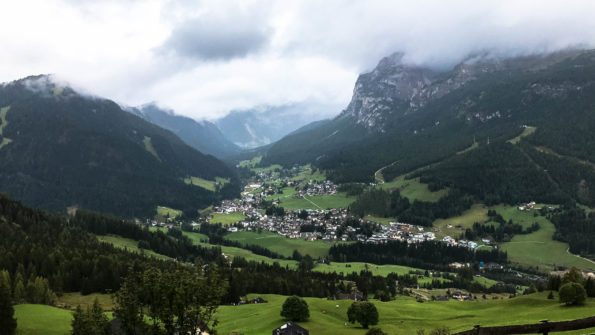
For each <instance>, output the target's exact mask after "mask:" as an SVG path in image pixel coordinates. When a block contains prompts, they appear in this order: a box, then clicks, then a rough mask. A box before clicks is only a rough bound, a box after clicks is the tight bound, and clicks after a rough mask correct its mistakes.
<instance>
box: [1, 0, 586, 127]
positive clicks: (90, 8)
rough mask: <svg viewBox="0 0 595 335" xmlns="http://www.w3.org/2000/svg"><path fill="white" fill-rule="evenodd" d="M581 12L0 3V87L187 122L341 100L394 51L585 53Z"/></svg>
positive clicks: (452, 6)
mask: <svg viewBox="0 0 595 335" xmlns="http://www.w3.org/2000/svg"><path fill="white" fill-rule="evenodd" d="M594 15H595V1H571V0H565V1H553V0H535V1H521V0H510V1H504V0H497V1H483V0H482V1H479V0H469V1H444V0H436V1H419V0H415V1H396V0H392V1H379V0H361V1H349V0H312V1H308V0H304V1H299V0H295V1H293V0H278V1H267V0H262V1H250V0H241V1H234V0H213V1H196V0H193V1H190V0H171V1H166V0H163V1H158V0H137V1H135V0H120V1H115V0H97V1H95V0H15V1H3V0H0V81H10V80H14V79H18V78H21V77H24V76H27V75H31V74H40V73H53V74H55V75H56V76H57V77H59V78H61V79H64V80H66V81H68V82H71V83H73V85H74V86H75V87H78V88H82V89H84V90H86V91H88V92H90V93H94V94H97V95H101V96H105V97H109V98H111V99H114V100H116V101H118V102H120V103H123V104H128V105H139V104H143V103H146V102H149V101H157V102H158V103H159V104H161V105H164V106H169V107H171V108H173V109H175V110H176V111H177V112H178V113H180V114H184V115H188V116H191V117H194V118H197V119H201V118H208V119H213V118H216V117H219V116H222V115H225V114H226V113H227V112H228V111H229V110H231V109H245V108H250V107H252V106H257V105H264V104H271V105H277V104H286V103H292V102H301V101H310V102H312V103H323V104H325V105H331V106H335V107H334V108H329V109H328V110H326V111H325V113H327V114H329V116H330V115H334V114H337V113H339V112H340V110H341V109H342V108H344V107H345V106H346V105H347V103H348V102H349V99H350V97H351V93H352V89H353V85H354V82H355V80H356V78H357V75H358V74H359V73H361V72H364V71H367V70H370V69H371V68H373V67H374V65H375V64H376V63H377V62H378V61H379V59H380V58H382V57H383V56H386V55H388V54H391V53H393V52H396V51H402V52H405V53H406V59H407V61H408V62H412V63H420V64H429V65H431V66H438V67H448V66H452V65H453V64H454V63H456V62H457V61H459V60H461V59H462V58H463V57H464V56H465V55H467V54H469V53H473V52H478V51H489V52H493V53H495V54H499V55H517V54H525V53H535V52H545V51H553V50H557V49H561V48H565V47H568V46H577V45H584V46H586V47H592V46H594V45H595V17H594Z"/></svg>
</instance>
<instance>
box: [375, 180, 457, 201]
mask: <svg viewBox="0 0 595 335" xmlns="http://www.w3.org/2000/svg"><path fill="white" fill-rule="evenodd" d="M379 186H380V188H382V189H385V190H399V191H400V192H401V195H402V196H404V197H406V198H407V199H409V200H410V201H413V200H420V201H427V202H436V201H438V200H440V198H442V197H443V196H445V195H446V194H447V193H448V189H442V190H438V191H435V192H432V191H430V189H429V188H428V185H427V184H424V183H421V182H420V181H419V178H413V179H407V175H402V176H399V177H397V178H395V179H393V180H392V181H390V182H386V183H382V184H380V185H379Z"/></svg>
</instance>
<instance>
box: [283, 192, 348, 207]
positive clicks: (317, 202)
mask: <svg viewBox="0 0 595 335" xmlns="http://www.w3.org/2000/svg"><path fill="white" fill-rule="evenodd" d="M275 199H276V198H275ZM279 200H280V201H281V206H282V207H283V208H285V209H289V210H299V209H331V208H347V207H349V205H351V203H353V202H354V201H355V197H352V196H348V195H346V194H345V193H337V194H327V195H314V196H305V197H303V198H296V197H286V198H279Z"/></svg>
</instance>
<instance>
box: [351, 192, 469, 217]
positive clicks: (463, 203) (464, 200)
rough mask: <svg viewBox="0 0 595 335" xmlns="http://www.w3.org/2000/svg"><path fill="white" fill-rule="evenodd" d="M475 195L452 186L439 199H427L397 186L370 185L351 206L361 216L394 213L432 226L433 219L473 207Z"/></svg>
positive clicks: (385, 215)
mask: <svg viewBox="0 0 595 335" xmlns="http://www.w3.org/2000/svg"><path fill="white" fill-rule="evenodd" d="M472 204H473V198H472V197H471V196H468V195H465V194H463V193H462V192H460V191H458V190H455V189H453V190H450V191H449V192H448V194H447V195H445V196H444V197H442V198H440V200H438V201H437V202H425V201H419V200H414V201H413V202H410V201H409V199H407V198H405V197H403V196H401V194H400V192H399V191H398V190H395V191H386V190H382V189H377V188H374V189H371V190H368V191H366V192H364V193H362V194H361V195H360V196H359V197H358V198H357V200H356V201H355V202H354V203H352V204H351V206H350V210H351V211H352V212H353V213H354V214H355V215H359V216H360V217H364V216H365V215H374V216H380V217H395V218H398V219H399V221H401V222H407V223H411V224H416V225H421V226H431V225H432V223H433V222H434V220H436V219H441V218H442V219H444V218H448V217H452V216H456V215H460V214H461V213H462V212H463V211H465V210H466V209H468V208H469V207H471V205H472Z"/></svg>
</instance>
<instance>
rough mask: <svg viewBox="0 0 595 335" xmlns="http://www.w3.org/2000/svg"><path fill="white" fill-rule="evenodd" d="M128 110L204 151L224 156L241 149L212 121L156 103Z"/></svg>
mask: <svg viewBox="0 0 595 335" xmlns="http://www.w3.org/2000/svg"><path fill="white" fill-rule="evenodd" d="M128 111H130V112H132V113H135V114H136V115H138V116H140V117H142V118H143V119H145V120H147V121H149V122H151V123H153V124H156V125H158V126H160V127H162V128H164V129H167V130H170V131H171V132H173V133H174V134H176V135H177V136H178V137H179V138H180V139H181V140H182V141H184V142H186V144H188V145H189V146H191V147H193V148H194V149H196V150H198V151H200V152H202V153H205V154H209V155H213V156H215V157H219V158H223V157H228V156H232V155H236V154H238V153H239V152H240V151H241V148H240V147H238V146H237V145H236V144H234V143H232V142H231V141H230V140H228V139H227V137H225V135H223V133H221V131H220V130H219V128H218V127H217V126H216V125H215V124H214V123H212V122H209V121H206V120H203V121H196V120H194V119H191V118H189V117H186V116H182V115H177V114H175V113H174V112H173V111H172V110H169V109H165V108H162V107H159V106H158V105H157V104H155V103H149V104H146V105H143V106H140V107H137V108H129V109H128Z"/></svg>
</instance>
